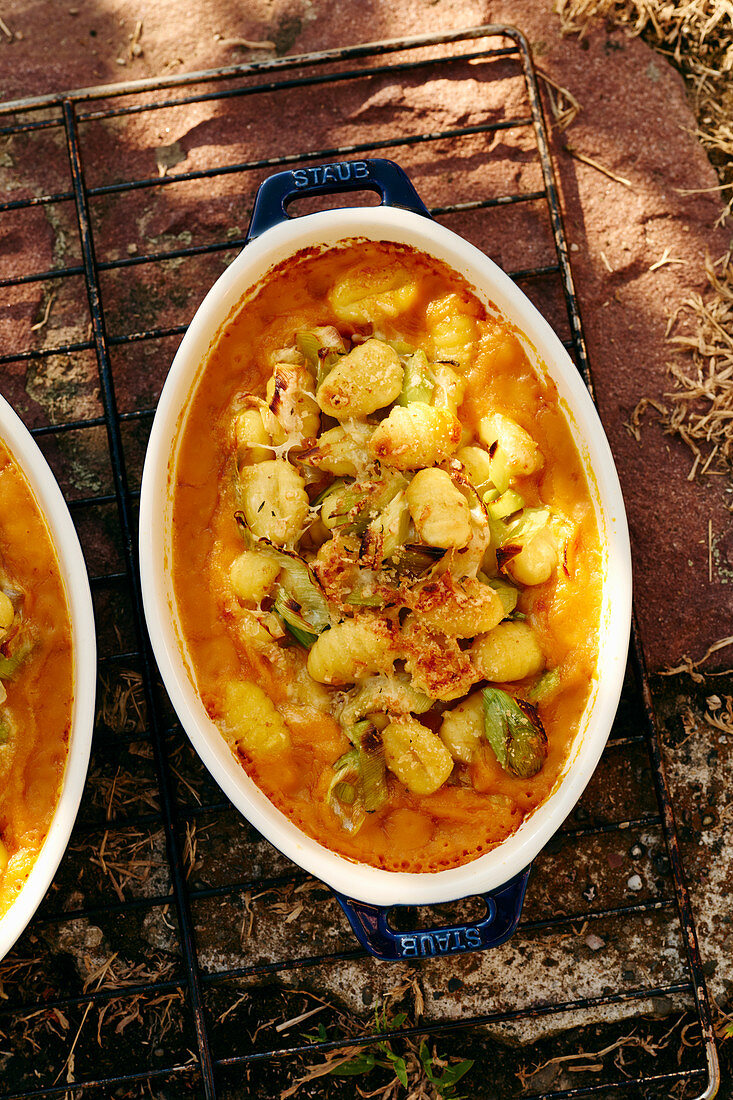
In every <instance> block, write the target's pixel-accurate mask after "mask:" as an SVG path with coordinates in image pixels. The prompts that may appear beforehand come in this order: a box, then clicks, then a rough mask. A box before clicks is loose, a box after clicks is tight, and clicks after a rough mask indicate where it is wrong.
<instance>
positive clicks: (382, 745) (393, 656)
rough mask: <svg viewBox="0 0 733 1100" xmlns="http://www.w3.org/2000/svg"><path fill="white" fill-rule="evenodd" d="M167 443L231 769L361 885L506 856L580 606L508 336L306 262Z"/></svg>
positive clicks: (572, 496) (486, 320)
mask: <svg viewBox="0 0 733 1100" xmlns="http://www.w3.org/2000/svg"><path fill="white" fill-rule="evenodd" d="M224 337H226V338H224ZM497 349H499V351H498V352H497ZM181 431H182V435H181V439H180V446H179V449H178V458H177V466H176V470H175V490H174V505H173V507H174V513H173V531H174V536H173V582H174V590H175V595H176V601H177V606H178V613H179V618H180V623H181V627H182V632H183V636H184V638H185V644H186V646H187V649H188V652H189V655H190V659H191V665H192V668H193V670H194V672H195V677H196V683H197V687H198V690H199V692H200V695H201V698H202V700H203V701H204V704H205V706H206V707H207V710H208V712H209V714H210V715H211V717H212V718H213V720H214V721H215V722H216V723H217V724H218V726H219V728H220V729H221V732H222V735H223V737H224V738H225V739H226V741H227V742H228V744H229V746H230V748H231V750H232V752H233V753H234V754H235V756H236V758H237V759H238V760H239V762H240V763H241V765H242V767H243V768H245V769H246V771H247V772H248V773H249V774H250V775H251V776H252V778H253V779H254V780H255V781H256V782H257V783H258V785H259V786H260V787H261V788H262V790H263V791H264V792H265V793H266V794H267V796H268V797H269V798H270V799H271V800H272V802H274V803H275V805H277V806H278V807H279V808H280V809H282V810H283V812H285V813H286V814H287V815H288V816H289V817H290V818H291V819H292V820H293V821H295V822H296V824H298V826H299V827H300V828H302V829H303V830H304V831H305V832H306V833H308V834H309V835H311V836H313V837H315V838H316V839H317V840H318V841H320V842H321V843H322V844H324V845H326V846H327V847H330V848H332V849H335V850H336V851H338V852H340V853H341V854H343V855H345V856H347V857H349V858H351V859H354V860H358V861H362V862H365V863H369V864H372V865H373V866H377V867H382V868H386V869H390V870H410V871H434V870H441V869H443V868H446V867H451V866H456V865H458V864H461V863H464V862H467V861H468V860H471V859H474V858H476V857H477V856H479V855H480V854H481V853H482V852H485V851H487V850H489V849H491V848H492V847H494V846H495V845H497V844H499V843H501V841H502V840H504V839H505V838H506V836H507V835H508V834H509V833H511V832H512V831H513V830H514V829H516V828H517V827H518V826H519V824H521V822H522V820H523V819H524V817H525V816H526V815H527V814H529V813H531V812H532V810H533V809H535V808H536V807H537V806H538V805H539V804H540V803H541V802H542V801H543V800H544V799H545V798H546V797H547V796H548V794H549V793H550V792H551V790H552V789H553V786H554V784H555V783H556V781H557V779H558V776H559V774H560V772H561V770H562V767H563V765H564V762H565V759H566V756H567V751H568V746H569V745H570V743H571V742H572V740H573V737H574V735H575V732H576V731H577V729H578V725H579V722H580V720H581V716H582V714H583V711H584V708H585V705H586V702H587V700H588V697H589V694H590V691H591V687H592V683H593V678H594V676H595V672H596V652H597V632H598V621H599V615H600V603H601V580H600V573H601V569H600V561H601V551H600V543H599V537H598V531H597V526H596V521H595V514H594V509H593V505H592V501H591V497H590V493H589V490H588V485H587V483H586V479H585V475H584V471H583V467H582V464H581V461H580V458H579V456H578V454H577V451H576V449H575V446H574V444H573V441H572V436H571V433H570V429H569V427H568V424H567V423H566V421H565V418H564V415H563V411H562V408H561V404H560V401H559V400H558V397H557V393H556V391H555V389H554V386H553V385H552V383H551V382H550V381H548V380H547V379H546V378H544V377H541V376H540V375H539V374H538V373H536V372H535V371H533V369H532V368H531V367H530V365H529V363H528V361H527V359H526V357H525V354H524V352H523V350H522V346H521V343H520V341H519V340H517V339H516V338H515V336H514V334H513V333H512V331H511V328H510V326H509V325H508V324H507V323H506V322H505V320H504V319H503V318H502V317H501V316H500V315H498V313H497V312H496V310H495V309H494V308H493V307H490V306H484V305H483V304H482V303H481V302H480V301H479V298H478V297H477V296H476V295H475V294H474V293H473V292H472V291H471V288H470V287H468V286H467V285H466V284H465V283H464V281H463V280H462V279H461V277H460V276H458V275H457V274H456V273H455V272H453V271H451V270H449V269H447V268H446V267H445V266H443V265H442V264H441V263H439V262H438V261H435V260H433V259H431V258H429V257H428V256H426V255H424V254H421V253H419V252H417V251H414V250H411V249H409V248H404V247H401V246H397V245H393V244H388V243H385V242H382V243H364V242H360V243H358V242H352V243H348V242H346V243H342V245H340V246H339V247H335V248H332V249H330V250H324V251H323V252H320V253H318V254H311V253H305V254H303V255H302V256H300V257H296V258H295V259H294V260H293V261H292V262H291V263H290V264H288V265H281V266H280V267H279V268H277V269H276V270H275V271H274V272H273V273H271V275H270V276H269V277H268V278H267V279H266V280H264V282H263V284H262V286H261V287H260V288H259V290H258V291H257V293H256V294H255V295H254V296H253V297H250V298H249V299H248V301H247V302H246V303H245V304H244V305H243V306H242V307H241V308H240V310H239V312H238V313H235V314H234V315H233V316H232V318H230V320H229V321H228V322H227V324H226V326H225V328H224V329H223V331H222V333H221V334H220V337H219V339H218V340H216V341H215V342H214V344H213V346H212V350H211V351H210V353H209V357H208V361H207V362H206V364H205V367H204V370H203V372H202V375H201V380H200V382H199V385H198V388H197V390H196V393H195V395H194V396H193V398H192V399H191V402H190V404H189V407H188V409H187V413H186V416H185V420H184V423H183V427H182V429H181ZM192 576H196V578H197V584H196V585H191V584H190V578H191V577H192ZM2 616H3V607H2V604H1V602H0V631H1V630H2V622H3V617H2ZM579 624H582V630H581V629H579ZM580 637H582V639H583V640H582V642H581V643H579V641H578V639H579V638H580ZM497 806H500V807H501V812H500V813H498V812H496V807H497ZM416 832H417V833H419V835H420V837H421V844H420V845H419V846H415V844H414V843H412V842H411V840H410V838H411V837H412V836H414V835H415V834H416Z"/></svg>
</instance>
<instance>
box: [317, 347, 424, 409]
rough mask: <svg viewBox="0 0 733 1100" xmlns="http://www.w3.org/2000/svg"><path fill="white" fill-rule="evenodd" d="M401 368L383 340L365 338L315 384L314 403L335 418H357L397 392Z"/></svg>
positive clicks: (397, 356) (389, 399) (400, 386)
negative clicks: (315, 398) (316, 402)
mask: <svg viewBox="0 0 733 1100" xmlns="http://www.w3.org/2000/svg"><path fill="white" fill-rule="evenodd" d="M403 374H404V370H403V368H402V364H401V362H400V357H399V355H398V354H397V352H396V351H395V350H394V349H393V348H391V347H390V346H389V344H385V342H384V341H383V340H366V341H365V342H364V343H363V344H359V345H358V346H357V347H355V348H354V349H353V351H350V352H349V354H348V355H344V356H343V357H342V358H341V359H340V360H339V361H338V363H337V364H336V365H335V367H333V369H332V370H331V371H330V372H329V374H328V375H327V376H326V378H325V379H324V380H323V382H321V384H320V386H319V387H318V395H317V398H318V404H319V405H320V407H321V409H322V410H323V412H324V413H326V414H327V415H328V416H333V417H336V419H338V420H344V419H357V420H358V419H360V418H363V417H365V416H368V415H369V413H373V412H375V411H376V410H377V409H383V408H384V407H385V406H386V405H390V404H391V403H392V402H393V401H394V400H395V399H396V398H397V397H399V395H400V391H401V390H402V377H403Z"/></svg>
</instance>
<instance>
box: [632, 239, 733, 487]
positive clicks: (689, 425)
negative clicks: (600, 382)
mask: <svg viewBox="0 0 733 1100" xmlns="http://www.w3.org/2000/svg"><path fill="white" fill-rule="evenodd" d="M705 273H706V276H707V280H708V288H709V289H708V292H707V293H706V294H699V293H697V292H694V293H692V294H691V295H690V296H689V297H688V298H686V299H685V300H684V301H683V302H682V303H681V305H680V306H679V307H678V308H677V309H676V310H675V312H674V314H673V315H672V316H671V317H670V320H669V324H668V326H667V336H668V339H669V342H670V343H671V344H673V345H674V346H675V347H676V348H677V349H678V352H679V353H678V355H677V356H676V357H675V359H674V360H673V361H671V362H670V363H669V364H668V370H669V374H670V376H671V378H672V379H673V381H674V384H675V388H674V390H672V391H670V392H669V393H665V394H664V402H659V401H654V400H652V399H651V398H648V397H643V398H642V399H641V401H640V402H639V403H638V405H637V406H636V408H635V409H634V411H633V412H632V414H631V418H630V421H629V423H628V424H627V425H626V427H627V428H628V430H629V431H630V432H631V434H632V435H633V436H634V437H635V438H636V439H637V440H638V439H639V438H640V427H641V422H642V418H643V416H644V415H645V414H646V413H647V412H648V410H649V409H650V408H653V409H654V410H655V411H656V413H657V416H658V419H659V422H660V424H661V425H662V427H663V429H664V431H665V432H666V433H667V434H668V435H675V436H677V437H678V438H679V439H681V440H682V441H683V442H684V443H686V444H687V446H688V447H689V449H690V451H691V452H692V455H693V461H692V466H691V468H690V472H689V474H688V480H689V481H692V480H693V479H694V478H695V477H697V476H698V475H701V476H702V475H706V476H710V477H720V476H726V475H727V476H730V474H731V472H733V263H731V253H730V252H728V253H727V254H726V255H725V256H722V257H721V258H720V259H719V260H718V261H717V262H716V263H713V262H712V260H711V259H710V257H709V256H708V257H706V261H705ZM678 329H682V330H683V331H676V330H678Z"/></svg>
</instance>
